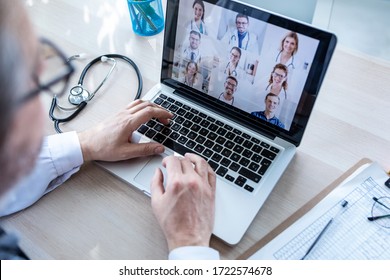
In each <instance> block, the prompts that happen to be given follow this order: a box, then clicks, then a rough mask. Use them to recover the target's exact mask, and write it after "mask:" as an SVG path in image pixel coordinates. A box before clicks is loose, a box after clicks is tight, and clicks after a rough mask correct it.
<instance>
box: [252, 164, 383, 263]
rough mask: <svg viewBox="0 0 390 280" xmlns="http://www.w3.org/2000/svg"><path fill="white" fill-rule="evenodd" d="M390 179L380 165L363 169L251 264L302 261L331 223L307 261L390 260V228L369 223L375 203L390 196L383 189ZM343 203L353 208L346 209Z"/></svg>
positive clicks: (265, 248)
mask: <svg viewBox="0 0 390 280" xmlns="http://www.w3.org/2000/svg"><path fill="white" fill-rule="evenodd" d="M387 179H388V175H387V174H386V173H385V172H384V171H383V169H382V168H381V167H380V166H379V165H378V164H377V163H371V164H367V165H364V166H362V167H361V168H359V169H358V170H357V171H356V172H355V173H354V174H352V175H351V176H350V177H349V178H347V179H346V180H345V181H344V182H343V183H342V184H341V185H340V186H338V187H337V188H335V189H334V190H333V191H332V192H331V193H330V194H329V195H328V196H326V197H325V198H324V199H323V200H321V201H320V203H318V204H317V205H316V206H315V207H314V208H312V209H311V210H310V211H309V212H307V213H306V214H305V215H304V216H303V217H302V218H300V219H299V220H298V221H297V222H295V223H294V224H293V225H291V226H290V227H289V228H287V229H286V230H285V231H283V232H282V233H281V234H279V235H278V236H277V237H276V238H274V239H273V240H272V241H271V242H269V243H268V244H267V245H265V246H264V247H263V248H261V249H260V250H259V251H257V252H256V253H255V254H253V255H252V256H251V257H250V258H249V259H278V260H297V259H300V258H301V257H302V256H304V255H305V253H306V251H307V250H308V248H309V247H310V246H311V244H312V243H313V241H314V240H315V239H316V237H317V236H318V235H319V233H320V232H321V230H322V229H323V228H324V227H325V225H326V224H327V223H328V222H329V220H330V219H331V218H332V217H335V218H334V220H333V222H332V223H331V225H330V227H329V228H328V229H327V231H326V232H325V234H324V235H323V236H322V237H321V239H320V240H319V241H318V243H317V244H316V245H315V247H314V248H313V250H312V251H311V252H310V254H309V255H308V256H307V257H306V259H315V260H338V259H344V260H353V259H358V260H366V259H370V260H372V259H387V260H388V259H390V228H385V227H382V226H380V225H378V224H377V223H375V222H372V221H371V222H370V221H368V219H367V217H369V216H371V209H372V206H373V204H374V201H373V199H372V198H373V197H382V196H390V189H389V188H387V187H386V186H385V185H384V182H385V181H386V180H387ZM343 200H347V201H348V205H347V206H346V207H345V208H343V209H342V207H341V203H342V201H343ZM340 209H341V210H340ZM340 211H341V212H340ZM389 214H390V213H389ZM389 219H390V218H389Z"/></svg>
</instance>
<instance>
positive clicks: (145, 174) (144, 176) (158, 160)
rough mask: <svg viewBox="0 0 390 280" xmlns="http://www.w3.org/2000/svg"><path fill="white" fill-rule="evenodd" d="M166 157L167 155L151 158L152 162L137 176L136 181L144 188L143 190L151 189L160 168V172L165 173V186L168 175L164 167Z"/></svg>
mask: <svg viewBox="0 0 390 280" xmlns="http://www.w3.org/2000/svg"><path fill="white" fill-rule="evenodd" d="M164 157H166V155H165V154H161V155H156V156H152V157H150V160H149V161H148V162H147V163H146V164H145V165H144V167H143V168H142V169H141V171H140V172H139V173H138V174H137V176H136V177H135V178H134V181H135V182H136V183H138V184H140V185H142V186H144V188H143V189H150V183H151V181H152V178H153V176H154V174H155V172H156V169H157V168H160V170H161V171H162V172H163V175H164V186H165V181H166V177H167V174H166V171H165V168H164V167H163V166H162V160H163V159H164Z"/></svg>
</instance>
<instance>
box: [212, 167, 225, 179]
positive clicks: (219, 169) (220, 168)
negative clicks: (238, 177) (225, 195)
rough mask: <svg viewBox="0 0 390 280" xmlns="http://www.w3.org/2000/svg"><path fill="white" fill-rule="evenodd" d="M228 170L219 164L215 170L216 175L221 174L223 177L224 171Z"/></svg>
mask: <svg viewBox="0 0 390 280" xmlns="http://www.w3.org/2000/svg"><path fill="white" fill-rule="evenodd" d="M227 172H228V169H227V168H225V167H223V166H220V167H219V168H218V170H217V171H216V172H215V173H217V175H219V176H221V177H224V176H225V175H226V173H227Z"/></svg>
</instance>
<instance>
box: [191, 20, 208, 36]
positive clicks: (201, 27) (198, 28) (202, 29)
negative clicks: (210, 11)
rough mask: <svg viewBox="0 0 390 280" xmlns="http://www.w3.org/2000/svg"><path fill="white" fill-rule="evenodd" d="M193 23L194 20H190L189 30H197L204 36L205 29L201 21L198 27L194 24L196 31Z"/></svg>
mask: <svg viewBox="0 0 390 280" xmlns="http://www.w3.org/2000/svg"><path fill="white" fill-rule="evenodd" d="M193 22H194V20H192V19H191V30H197V31H199V33H200V34H206V28H205V27H204V25H203V21H202V20H200V26H199V27H198V26H197V25H196V24H195V27H196V29H195V28H194V25H193Z"/></svg>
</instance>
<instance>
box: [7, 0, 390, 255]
mask: <svg viewBox="0 0 390 280" xmlns="http://www.w3.org/2000/svg"><path fill="white" fill-rule="evenodd" d="M30 3H32V5H31V6H29V7H28V10H29V13H30V14H31V16H32V18H33V21H34V24H35V26H36V27H37V30H38V33H39V35H44V36H46V37H48V38H50V39H52V40H53V41H55V42H57V43H58V44H59V45H60V46H61V47H62V48H63V49H64V50H65V51H66V52H67V53H68V54H76V53H82V52H84V53H90V54H91V56H92V58H93V57H95V56H98V55H101V54H104V53H120V54H124V55H127V56H129V57H130V58H132V59H133V60H134V61H135V62H136V63H137V64H138V66H139V68H140V70H141V72H142V74H143V78H144V91H143V92H144V93H145V92H146V91H147V90H149V89H150V88H151V87H152V86H153V85H154V84H156V83H157V82H158V81H159V74H160V66H161V48H162V40H163V34H159V35H157V36H154V37H150V38H140V37H137V36H136V35H134V33H133V32H132V30H131V23H130V19H129V15H128V10H127V6H126V1H97V0H85V1H82V2H80V1H76V0H67V1H60V0H58V1H49V2H48V3H46V2H42V1H30ZM164 3H165V1H164ZM85 64H86V62H76V65H78V66H79V69H78V71H77V73H76V74H75V76H74V77H73V82H74V84H76V81H77V80H78V75H79V73H80V72H81V70H82V68H83V67H84V65H85ZM118 66H119V67H118V69H119V70H118V71H115V72H114V73H113V78H110V79H109V81H108V83H107V85H105V86H104V88H102V90H101V91H100V92H99V94H98V96H96V97H95V99H94V101H93V102H91V103H90V104H89V105H88V106H87V109H86V110H84V111H83V112H82V114H81V115H80V116H79V117H78V118H77V119H76V120H74V121H72V122H70V123H69V124H66V125H63V126H62V129H63V130H64V131H69V130H82V129H85V128H87V127H89V126H91V125H93V124H96V123H98V122H99V121H101V120H102V119H104V118H105V117H106V116H108V115H111V114H113V113H114V112H116V111H118V110H119V109H120V108H122V107H123V106H124V105H125V104H126V103H128V102H130V101H131V100H132V99H133V97H134V94H135V92H136V79H135V74H134V73H133V72H132V70H130V68H129V67H127V65H126V64H121V63H119V65H118ZM105 70H107V69H105V67H104V66H101V67H97V68H96V69H95V70H93V71H94V74H93V75H91V76H90V77H87V78H86V82H85V84H86V85H87V86H90V87H91V88H93V85H96V84H97V83H99V82H100V80H99V75H104V74H105ZM389 75H390V64H389V63H387V62H383V61H375V60H373V59H371V58H367V57H362V56H360V55H357V54H353V53H351V52H350V51H346V50H341V49H337V51H336V53H335V55H334V58H333V60H332V63H331V66H330V69H329V71H328V74H327V77H326V79H325V82H324V85H323V87H322V90H321V93H320V96H319V98H318V101H317V103H316V106H315V110H314V113H313V116H312V118H311V120H310V123H309V126H308V128H307V131H306V133H305V136H304V139H303V141H302V144H301V146H300V147H299V148H298V151H297V154H296V156H295V158H294V159H293V161H292V162H291V164H290V166H289V167H288V169H287V172H286V173H285V175H284V176H283V177H282V178H281V180H280V182H279V183H278V185H277V186H276V188H275V189H274V191H273V192H272V193H271V195H270V197H269V199H268V200H267V202H266V203H265V205H264V207H263V208H262V209H261V211H260V212H259V213H258V215H257V217H256V219H255V220H254V222H253V224H252V225H251V227H250V228H249V230H248V232H247V233H246V235H245V236H244V238H243V240H242V241H241V242H240V243H239V244H238V245H236V246H234V247H229V246H227V245H225V244H224V243H222V242H221V241H220V240H218V239H216V238H214V237H213V238H212V241H211V246H212V247H214V248H216V249H218V250H219V251H220V253H221V257H222V258H223V259H235V258H237V257H238V256H240V255H241V254H242V253H243V252H245V251H246V250H248V248H250V247H251V246H252V245H253V244H254V243H255V242H256V241H258V240H260V239H261V238H262V237H264V236H265V235H266V234H267V233H268V232H270V231H271V230H272V229H273V228H275V227H276V226H277V225H278V224H280V223H281V222H282V221H283V220H285V219H286V218H287V217H289V215H291V214H292V213H293V212H295V211H296V210H297V209H298V208H300V207H301V206H302V205H303V204H305V203H306V202H307V201H309V200H310V199H311V198H313V197H314V196H315V195H316V194H318V193H319V192H320V191H321V190H323V189H324V188H325V187H326V186H327V185H328V184H329V183H331V182H332V181H333V180H334V179H336V178H337V177H338V176H340V175H341V174H342V173H343V172H344V171H346V170H347V169H348V168H349V167H351V166H352V165H354V164H355V163H356V162H357V161H358V160H360V159H361V158H363V157H368V158H370V159H371V160H373V161H378V162H379V163H380V164H381V165H382V166H383V167H384V168H386V169H390V149H389V147H390V129H387V127H386V121H387V118H388V116H389V113H388V108H390V90H389V86H388V81H387V80H388V77H389ZM87 80H88V82H87ZM94 82H95V83H94ZM91 84H92V85H91ZM43 99H44V102H45V104H46V107H47V109H48V108H49V103H50V98H49V97H44V98H43ZM47 133H48V134H49V133H54V129H53V128H52V123H51V122H50V121H49V120H48V122H47ZM2 222H3V224H4V226H5V227H6V228H7V229H9V230H13V231H15V232H17V233H18V234H19V236H20V237H21V246H22V247H23V248H24V249H25V251H26V252H27V253H28V255H29V256H30V257H31V258H33V259H166V257H167V254H168V250H167V246H166V242H165V239H164V236H163V234H162V231H161V229H160V228H159V226H158V225H157V223H156V221H155V218H154V216H153V214H152V210H151V207H150V199H149V198H148V197H145V196H144V195H143V194H141V193H139V192H138V191H137V190H135V189H133V188H132V187H130V186H129V185H127V184H125V183H123V182H122V181H120V180H118V179H117V178H115V177H113V176H112V175H110V174H108V173H107V172H105V171H104V170H102V169H100V168H99V167H98V166H97V165H95V164H94V163H88V164H85V165H84V166H83V167H82V169H81V171H80V172H78V173H77V174H76V175H74V176H73V177H72V178H71V179H70V180H69V181H67V182H66V183H65V184H64V185H63V186H61V187H59V188H58V189H56V190H55V191H53V192H52V193H50V194H48V195H46V196H45V197H43V198H42V199H41V200H40V201H39V202H37V203H36V204H35V205H33V206H32V207H30V208H28V209H26V210H24V211H21V212H19V213H17V214H14V215H12V216H9V217H6V218H3V219H2Z"/></svg>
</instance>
